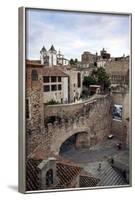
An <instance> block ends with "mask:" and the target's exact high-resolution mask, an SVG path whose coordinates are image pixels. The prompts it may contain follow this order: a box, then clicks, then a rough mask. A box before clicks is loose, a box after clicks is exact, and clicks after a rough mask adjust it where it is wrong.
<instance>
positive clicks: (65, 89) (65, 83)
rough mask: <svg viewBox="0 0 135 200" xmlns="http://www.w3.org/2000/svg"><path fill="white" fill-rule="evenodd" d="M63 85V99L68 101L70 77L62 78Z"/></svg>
mask: <svg viewBox="0 0 135 200" xmlns="http://www.w3.org/2000/svg"><path fill="white" fill-rule="evenodd" d="M62 87H63V89H62V90H63V100H64V102H68V77H63V78H62Z"/></svg>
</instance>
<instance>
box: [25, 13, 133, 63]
mask: <svg viewBox="0 0 135 200" xmlns="http://www.w3.org/2000/svg"><path fill="white" fill-rule="evenodd" d="M26 17H27V18H26V19H27V25H26V38H27V42H26V49H27V58H28V59H39V57H40V50H41V48H42V46H43V45H44V46H45V47H46V49H47V50H48V49H49V48H50V46H51V45H52V44H53V45H54V47H55V49H56V50H57V51H58V50H59V49H60V50H61V53H62V54H64V55H65V57H66V58H68V59H70V58H78V59H79V60H80V59H81V54H82V53H83V52H84V51H90V52H91V53H95V52H98V53H99V52H100V50H101V49H102V48H103V47H104V48H105V49H106V50H107V51H108V52H109V53H111V55H112V56H122V55H123V54H125V55H129V53H130V40H129V37H130V24H129V16H128V15H109V14H94V13H91V14H89V13H88V14H87V13H83V14H82V13H81V14H80V13H78V12H64V11H62V12H59V11H47V10H38V9H35V10H34V9H28V10H27V13H26Z"/></svg>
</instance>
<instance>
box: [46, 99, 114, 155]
mask: <svg viewBox="0 0 135 200" xmlns="http://www.w3.org/2000/svg"><path fill="white" fill-rule="evenodd" d="M52 110H53V107H52ZM71 113H73V111H71ZM71 113H70V114H71ZM71 115H72V114H71ZM111 119H112V116H111V100H110V97H107V96H106V97H102V98H99V99H97V100H93V102H89V103H88V102H87V105H85V108H84V110H83V113H82V116H76V117H69V118H66V120H65V119H64V118H63V119H62V120H61V122H60V123H59V122H58V121H55V122H54V123H53V124H51V123H49V124H47V127H46V129H45V134H47V135H48V137H49V136H50V141H49V142H48V148H50V151H51V152H54V153H55V154H58V153H59V150H60V147H61V145H62V144H63V142H64V141H65V140H67V139H68V138H69V137H70V136H72V135H74V134H76V133H80V135H81V133H84V132H85V133H87V134H88V144H87V145H88V146H89V147H91V146H93V145H95V144H97V143H100V142H102V141H103V140H104V139H105V138H107V136H108V135H109V134H110V133H111ZM79 137H80V136H79Z"/></svg>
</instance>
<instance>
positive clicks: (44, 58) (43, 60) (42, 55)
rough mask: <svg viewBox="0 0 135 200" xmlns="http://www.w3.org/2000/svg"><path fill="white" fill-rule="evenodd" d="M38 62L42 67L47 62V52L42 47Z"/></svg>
mask: <svg viewBox="0 0 135 200" xmlns="http://www.w3.org/2000/svg"><path fill="white" fill-rule="evenodd" d="M40 61H41V64H42V65H44V64H46V65H47V62H48V57H47V50H46V48H45V47H44V46H43V47H42V49H41V51H40Z"/></svg>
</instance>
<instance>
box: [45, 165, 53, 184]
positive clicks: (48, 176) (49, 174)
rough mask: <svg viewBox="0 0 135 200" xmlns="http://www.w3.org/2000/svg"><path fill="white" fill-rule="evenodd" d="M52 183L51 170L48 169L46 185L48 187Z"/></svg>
mask: <svg viewBox="0 0 135 200" xmlns="http://www.w3.org/2000/svg"><path fill="white" fill-rule="evenodd" d="M52 184H53V170H52V169H49V170H48V171H47V172H46V186H48V187H50V186H51V185H52Z"/></svg>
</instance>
